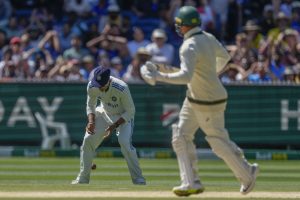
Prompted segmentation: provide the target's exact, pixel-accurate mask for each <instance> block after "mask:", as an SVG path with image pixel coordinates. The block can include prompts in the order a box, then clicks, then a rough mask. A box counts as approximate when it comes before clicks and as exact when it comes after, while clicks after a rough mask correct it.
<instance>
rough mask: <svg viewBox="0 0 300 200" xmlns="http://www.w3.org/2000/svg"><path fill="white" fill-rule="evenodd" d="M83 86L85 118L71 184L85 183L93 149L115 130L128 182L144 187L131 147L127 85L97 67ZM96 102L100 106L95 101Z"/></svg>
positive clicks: (131, 120) (131, 116)
mask: <svg viewBox="0 0 300 200" xmlns="http://www.w3.org/2000/svg"><path fill="white" fill-rule="evenodd" d="M92 73H93V77H92V79H91V81H89V83H88V86H87V104H86V105H87V107H86V111H87V118H88V123H87V126H86V131H85V136H84V139H83V143H82V146H81V153H80V172H79V174H78V176H77V178H76V179H75V180H74V181H72V184H88V183H89V182H90V173H91V167H92V161H93V158H94V154H95V150H96V149H97V147H98V146H99V145H100V144H101V143H102V141H103V140H104V138H106V137H108V136H109V135H110V134H111V133H112V132H114V131H116V133H117V137H118V142H119V144H120V147H121V151H122V154H123V156H124V158H125V160H126V162H127V166H128V169H129V172H130V175H131V179H132V183H133V184H136V185H145V184H146V180H145V178H144V177H143V175H142V170H141V168H140V166H139V161H138V157H137V153H136V150H135V148H134V147H133V146H132V138H131V137H132V132H133V130H132V129H133V124H134V114H135V106H134V103H133V100H132V97H131V94H130V91H129V87H128V85H127V84H126V83H125V82H123V81H122V80H119V79H117V78H114V77H112V76H110V69H108V68H104V67H102V66H99V67H97V68H95V69H94V71H93V72H92ZM98 100H100V105H98V106H96V105H97V101H98Z"/></svg>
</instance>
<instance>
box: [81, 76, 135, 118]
mask: <svg viewBox="0 0 300 200" xmlns="http://www.w3.org/2000/svg"><path fill="white" fill-rule="evenodd" d="M110 79H111V82H110V85H109V87H108V90H107V91H105V92H102V91H101V90H100V89H99V88H97V87H92V86H91V84H90V82H89V83H88V87H87V107H86V111H87V114H90V113H94V114H95V109H96V105H97V100H99V101H100V104H99V106H102V107H103V108H104V110H105V112H106V113H107V114H108V115H120V116H121V117H123V118H124V119H125V121H126V122H127V121H129V120H130V119H132V118H133V117H134V114H135V106H134V103H133V100H132V97H131V94H130V91H129V88H128V85H127V84H126V83H125V82H124V81H122V80H120V79H117V78H114V77H112V76H111V77H110Z"/></svg>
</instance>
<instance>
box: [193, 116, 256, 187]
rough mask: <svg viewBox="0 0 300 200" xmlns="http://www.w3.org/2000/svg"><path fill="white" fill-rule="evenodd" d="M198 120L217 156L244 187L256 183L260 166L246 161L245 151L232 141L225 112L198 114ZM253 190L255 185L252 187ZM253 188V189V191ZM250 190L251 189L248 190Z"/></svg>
mask: <svg viewBox="0 0 300 200" xmlns="http://www.w3.org/2000/svg"><path fill="white" fill-rule="evenodd" d="M196 115H197V119H198V120H199V124H200V127H201V128H202V130H203V132H204V133H205V134H206V137H205V139H206V140H207V141H208V143H209V144H210V146H211V148H212V150H213V151H214V152H215V153H216V155H217V156H218V157H220V158H222V159H223V160H224V161H225V163H226V164H227V166H228V167H229V168H230V169H231V170H232V171H233V173H234V175H235V176H236V178H237V179H238V180H239V181H240V182H241V183H242V185H249V184H253V182H254V183H255V179H256V176H257V173H258V166H257V165H256V164H255V165H251V164H250V163H248V161H247V160H246V159H245V157H244V154H243V151H242V150H241V149H240V148H239V147H238V146H237V145H236V144H235V143H234V142H233V141H231V140H230V138H229V135H228V132H227V130H226V129H225V123H224V111H223V110H220V111H213V112H198V113H197V114H196ZM251 187H252V188H253V187H254V185H252V186H251ZM252 188H251V189H252ZM247 189H248V190H249V188H247Z"/></svg>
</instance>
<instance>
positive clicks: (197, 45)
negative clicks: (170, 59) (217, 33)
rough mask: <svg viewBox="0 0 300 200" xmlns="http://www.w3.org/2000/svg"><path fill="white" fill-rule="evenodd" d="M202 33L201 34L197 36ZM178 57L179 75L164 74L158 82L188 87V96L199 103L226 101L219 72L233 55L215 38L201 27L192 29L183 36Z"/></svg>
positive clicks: (225, 93) (177, 73)
mask: <svg viewBox="0 0 300 200" xmlns="http://www.w3.org/2000/svg"><path fill="white" fill-rule="evenodd" d="M199 32H201V34H195V33H199ZM179 53H180V62H181V63H180V71H178V72H176V73H172V74H163V78H162V80H159V81H163V82H168V83H173V84H187V87H188V91H187V96H189V97H191V98H193V99H196V100H200V101H217V100H220V99H226V98H227V92H226V90H225V88H224V87H223V85H222V83H221V82H220V80H219V78H218V75H217V72H219V71H220V70H221V69H222V68H223V67H224V66H225V65H226V63H227V62H228V61H229V60H230V55H229V54H228V53H227V51H226V49H225V48H224V47H223V46H222V45H221V44H220V43H219V42H218V41H217V40H216V38H215V37H214V36H213V35H211V34H209V33H207V32H205V31H201V29H200V28H199V27H195V28H193V29H191V30H190V31H189V32H187V33H186V34H185V35H184V42H183V44H182V46H181V47H180V52H179Z"/></svg>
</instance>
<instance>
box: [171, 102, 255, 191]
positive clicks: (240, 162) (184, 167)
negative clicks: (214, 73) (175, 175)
mask: <svg viewBox="0 0 300 200" xmlns="http://www.w3.org/2000/svg"><path fill="white" fill-rule="evenodd" d="M218 107H219V106H218ZM225 107H226V105H225V104H224V108H223V109H218V110H217V111H215V110H211V111H209V112H207V111H205V112H203V111H201V109H199V107H198V106H197V104H193V103H190V102H189V101H188V100H187V99H185V100H184V103H183V106H182V108H181V111H180V114H179V123H178V125H173V136H172V146H173V149H174V151H175V153H176V155H177V160H178V165H179V170H180V178H181V185H182V186H183V187H186V188H193V185H194V183H195V182H196V181H200V179H199V176H198V167H197V161H198V160H197V155H196V147H195V144H194V142H193V140H194V136H195V133H196V131H197V129H198V128H201V129H202V131H203V132H204V133H205V139H206V140H207V142H208V143H209V145H210V146H211V148H212V150H213V151H214V153H215V154H216V155H217V156H218V157H220V158H221V159H223V160H224V161H225V163H226V164H227V166H228V167H229V168H230V169H231V170H232V171H233V173H234V175H235V177H236V178H237V179H238V180H239V181H240V182H241V183H248V182H249V181H250V180H251V174H250V164H249V163H248V162H247V160H246V159H245V158H244V155H243V152H242V150H241V149H240V148H239V147H238V146H237V145H236V144H235V143H234V142H232V141H231V140H230V138H229V136H228V133H227V130H226V129H225V122H224V110H225Z"/></svg>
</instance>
